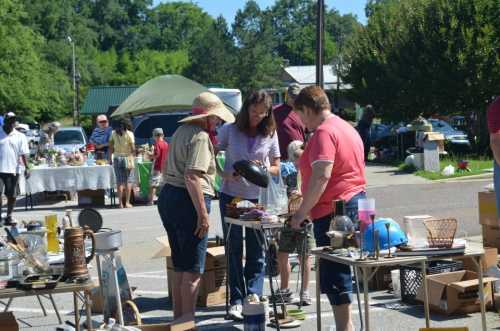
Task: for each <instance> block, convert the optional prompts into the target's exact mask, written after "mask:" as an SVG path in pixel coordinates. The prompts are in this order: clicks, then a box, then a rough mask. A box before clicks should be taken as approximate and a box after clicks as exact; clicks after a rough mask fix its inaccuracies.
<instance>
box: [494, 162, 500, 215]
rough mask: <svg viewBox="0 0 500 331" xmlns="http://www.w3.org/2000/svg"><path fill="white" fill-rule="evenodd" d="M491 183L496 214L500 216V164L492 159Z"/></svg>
mask: <svg viewBox="0 0 500 331" xmlns="http://www.w3.org/2000/svg"><path fill="white" fill-rule="evenodd" d="M493 184H494V186H495V197H496V202H497V216H498V218H500V165H498V164H497V162H496V161H495V160H493Z"/></svg>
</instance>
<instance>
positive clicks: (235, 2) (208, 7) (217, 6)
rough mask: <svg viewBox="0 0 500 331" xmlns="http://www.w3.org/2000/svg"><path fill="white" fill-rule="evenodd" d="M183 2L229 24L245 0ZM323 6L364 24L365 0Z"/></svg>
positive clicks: (267, 2)
mask: <svg viewBox="0 0 500 331" xmlns="http://www.w3.org/2000/svg"><path fill="white" fill-rule="evenodd" d="M176 1H178V0H176ZM160 2H172V0H153V3H154V4H155V5H157V4H158V3H160ZM184 2H194V3H197V4H198V5H199V6H200V7H201V8H203V9H204V10H205V11H207V12H208V13H209V14H210V15H212V16H214V17H216V16H219V15H220V14H222V15H223V16H224V17H225V18H226V20H227V21H228V22H229V23H232V22H233V19H234V15H235V14H236V11H237V10H238V9H240V8H243V6H244V5H245V3H246V0H193V1H184ZM257 3H258V4H259V6H260V7H261V8H265V7H268V6H271V5H272V4H273V3H274V0H257ZM325 4H326V5H327V6H328V8H335V9H337V10H338V11H339V12H340V13H341V14H349V13H352V14H354V15H356V16H357V17H358V21H360V22H361V23H366V17H365V4H366V0H325Z"/></svg>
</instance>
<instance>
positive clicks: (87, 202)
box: [78, 190, 105, 206]
mask: <svg viewBox="0 0 500 331" xmlns="http://www.w3.org/2000/svg"><path fill="white" fill-rule="evenodd" d="M104 195H105V194H104V190H82V191H78V206H104V205H105V200H104Z"/></svg>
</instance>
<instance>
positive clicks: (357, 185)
mask: <svg viewBox="0 0 500 331" xmlns="http://www.w3.org/2000/svg"><path fill="white" fill-rule="evenodd" d="M294 108H295V111H297V113H298V114H299V115H300V117H301V119H302V121H303V122H304V124H305V125H306V127H307V129H308V130H310V131H313V134H312V136H311V137H310V138H309V140H308V142H307V144H306V147H305V150H304V153H303V154H302V156H301V158H300V160H299V169H300V174H301V176H302V195H303V201H302V204H301V205H300V207H299V209H298V210H297V212H296V213H295V214H294V215H293V216H292V220H291V224H292V227H293V228H295V229H299V228H300V227H301V226H302V224H303V222H304V220H307V219H308V218H310V219H312V221H313V226H314V237H315V240H316V245H317V246H329V245H330V238H328V236H327V235H326V232H328V231H329V228H330V221H331V219H332V216H333V215H332V212H333V211H332V202H333V200H344V201H345V202H346V205H345V206H346V210H345V211H346V214H347V216H349V217H350V218H351V219H352V220H353V221H354V220H356V219H357V212H358V200H359V199H364V198H365V197H366V193H365V186H366V179H365V158H364V147H363V141H362V140H361V138H360V136H359V134H358V132H357V131H356V130H355V129H354V128H353V127H352V126H351V125H350V124H349V123H348V122H346V121H344V120H343V119H341V118H340V117H338V116H336V115H334V114H332V112H331V110H330V109H331V106H330V102H329V101H328V97H327V95H326V93H325V92H324V91H323V90H322V89H321V88H320V87H317V86H309V87H306V88H305V89H303V90H302V91H301V92H300V94H299V95H298V97H297V99H296V100H295V107H294ZM316 281H318V280H316ZM319 282H320V288H321V293H325V294H326V295H327V296H328V299H329V301H330V304H331V305H332V307H333V312H334V315H335V324H336V330H340V331H352V330H354V326H353V324H352V317H351V302H352V298H351V295H352V277H351V269H350V267H349V266H346V265H343V264H339V263H334V262H330V261H325V260H321V261H320V279H319Z"/></svg>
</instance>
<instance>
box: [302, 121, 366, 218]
mask: <svg viewBox="0 0 500 331" xmlns="http://www.w3.org/2000/svg"><path fill="white" fill-rule="evenodd" d="M317 161H327V162H332V163H333V170H332V175H331V177H330V181H329V182H328V184H327V186H326V189H325V192H323V195H322V196H321V198H320V199H319V201H318V203H317V204H316V206H314V208H313V209H312V210H311V215H310V216H311V217H312V219H318V218H321V217H323V216H326V215H329V214H331V213H332V201H333V200H339V199H342V200H345V201H349V200H351V198H352V197H353V196H355V195H356V194H358V193H360V192H364V191H365V185H366V180H365V157H364V149H363V141H362V140H361V138H360V136H359V134H358V132H357V131H356V130H355V129H354V128H353V127H352V126H351V125H350V124H349V123H347V122H346V121H344V120H343V119H341V118H340V117H338V116H335V115H333V116H332V117H330V118H328V119H326V120H325V121H324V122H323V123H322V124H321V125H320V126H319V127H318V128H317V129H316V131H314V134H313V135H312V137H311V138H310V139H309V141H308V142H307V144H306V148H305V150H304V154H302V157H301V158H300V161H299V168H300V173H301V175H302V192H305V191H306V188H307V185H308V184H309V180H310V178H311V175H312V165H313V164H314V163H315V162H317Z"/></svg>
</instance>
